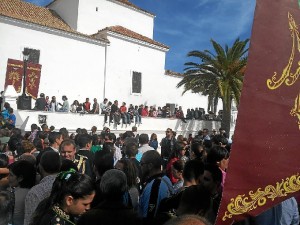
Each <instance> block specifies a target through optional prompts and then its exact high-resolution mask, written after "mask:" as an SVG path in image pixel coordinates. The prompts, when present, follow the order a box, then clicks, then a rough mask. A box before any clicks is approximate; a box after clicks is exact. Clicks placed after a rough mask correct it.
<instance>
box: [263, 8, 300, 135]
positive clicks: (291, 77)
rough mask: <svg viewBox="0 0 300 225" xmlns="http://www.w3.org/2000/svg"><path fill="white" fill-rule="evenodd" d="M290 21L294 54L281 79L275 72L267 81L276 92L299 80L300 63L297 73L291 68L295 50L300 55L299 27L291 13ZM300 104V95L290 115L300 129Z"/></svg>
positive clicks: (292, 53)
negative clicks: (294, 118) (281, 87)
mask: <svg viewBox="0 0 300 225" xmlns="http://www.w3.org/2000/svg"><path fill="white" fill-rule="evenodd" d="M288 20H289V30H290V32H291V37H292V52H291V55H290V58H289V62H288V64H287V66H286V67H285V68H284V69H283V71H282V74H281V77H280V78H279V79H278V78H277V72H274V75H273V76H272V78H271V79H267V86H268V88H269V89H270V90H275V89H277V88H279V87H280V86H281V85H282V84H283V83H284V84H285V85H287V86H291V85H293V84H295V82H296V81H297V79H298V78H299V74H300V61H298V62H297V64H298V67H297V69H296V72H295V73H292V72H291V68H292V65H293V63H294V57H295V49H297V50H298V52H299V53H300V37H299V36H300V35H299V30H298V26H297V24H296V22H295V20H294V18H293V16H292V14H290V13H288ZM299 102H300V93H299V95H298V96H297V97H296V100H295V106H294V108H293V109H292V110H291V112H290V115H291V116H295V117H297V119H298V126H299V129H300V104H299Z"/></svg>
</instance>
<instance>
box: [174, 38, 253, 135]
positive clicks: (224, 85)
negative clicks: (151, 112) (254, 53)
mask: <svg viewBox="0 0 300 225" xmlns="http://www.w3.org/2000/svg"><path fill="white" fill-rule="evenodd" d="M248 41H249V39H246V40H244V41H240V40H239V39H236V40H235V42H234V43H233V45H232V47H230V48H229V47H228V46H227V45H225V48H224V49H223V48H222V46H221V45H220V44H218V43H217V42H215V41H214V40H211V43H212V46H213V49H214V53H213V52H211V51H209V50H204V51H191V52H189V53H188V57H196V58H198V59H199V60H200V63H198V62H197V63H195V62H187V63H185V66H187V67H186V68H185V74H184V75H185V76H184V78H183V79H182V80H181V81H180V82H179V83H178V84H177V88H179V87H181V86H184V91H183V94H184V93H185V92H187V91H192V92H193V93H201V94H202V95H205V96H208V99H209V104H210V105H211V106H213V105H214V106H213V107H212V109H213V110H212V111H214V113H216V104H218V99H219V98H221V100H222V102H223V118H222V122H221V126H222V127H223V128H224V129H225V130H226V132H227V133H228V134H229V131H230V119H231V105H232V100H234V101H235V103H236V105H237V106H238V104H239V102H240V96H241V90H242V84H243V77H244V71H245V67H246V63H247V55H246V53H247V52H248V48H247V43H248ZM209 108H211V107H209Z"/></svg>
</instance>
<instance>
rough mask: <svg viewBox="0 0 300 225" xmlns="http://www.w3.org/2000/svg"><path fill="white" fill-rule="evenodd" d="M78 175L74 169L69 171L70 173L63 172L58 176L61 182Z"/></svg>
mask: <svg viewBox="0 0 300 225" xmlns="http://www.w3.org/2000/svg"><path fill="white" fill-rule="evenodd" d="M74 173H76V170H74V169H73V168H71V169H69V170H68V171H62V172H60V173H59V174H58V177H59V179H60V180H69V178H70V177H71V175H72V174H74Z"/></svg>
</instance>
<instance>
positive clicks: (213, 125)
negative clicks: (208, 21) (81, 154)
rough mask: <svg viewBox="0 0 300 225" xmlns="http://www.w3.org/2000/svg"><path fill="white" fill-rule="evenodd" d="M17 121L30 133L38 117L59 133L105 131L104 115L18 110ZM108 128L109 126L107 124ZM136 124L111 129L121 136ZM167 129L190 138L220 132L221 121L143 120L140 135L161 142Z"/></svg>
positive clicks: (18, 125) (18, 126) (19, 126)
mask: <svg viewBox="0 0 300 225" xmlns="http://www.w3.org/2000/svg"><path fill="white" fill-rule="evenodd" d="M15 114H16V117H17V121H16V127H17V128H20V129H22V130H23V131H30V126H31V124H33V123H35V124H39V121H38V116H39V115H46V116H47V125H48V126H49V127H50V126H54V127H55V129H56V130H57V131H58V130H59V129H60V128H62V127H65V128H67V129H68V130H69V131H70V132H73V133H75V131H76V129H77V128H85V129H87V130H88V131H90V129H91V128H92V126H96V127H97V128H98V132H99V133H100V131H101V130H102V129H103V122H104V116H103V115H91V114H85V115H80V114H78V113H52V112H39V111H27V110H16V111H15ZM105 126H108V124H105ZM132 126H134V124H131V125H128V126H127V127H125V125H124V126H123V127H122V125H119V126H118V127H117V129H115V128H114V127H113V124H111V126H110V129H111V132H112V133H115V134H119V133H124V132H125V131H127V130H131V128H132ZM167 128H171V129H172V130H174V131H176V133H177V135H180V134H182V135H184V136H185V137H188V135H189V134H190V133H192V134H193V135H196V134H197V132H198V131H199V130H202V129H203V128H207V129H209V130H210V131H211V130H212V129H216V130H218V129H219V128H220V122H219V121H204V120H189V121H187V123H183V122H182V121H181V120H178V119H166V118H149V117H148V118H142V124H141V125H140V126H138V133H140V134H141V133H146V134H148V135H149V136H150V135H151V134H152V133H156V134H157V136H158V140H161V139H162V138H163V137H164V136H165V135H166V134H165V131H166V129H167Z"/></svg>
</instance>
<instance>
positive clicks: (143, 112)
mask: <svg viewBox="0 0 300 225" xmlns="http://www.w3.org/2000/svg"><path fill="white" fill-rule="evenodd" d="M141 116H143V117H147V116H149V111H148V106H146V105H145V106H143V105H142V110H141Z"/></svg>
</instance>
